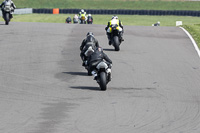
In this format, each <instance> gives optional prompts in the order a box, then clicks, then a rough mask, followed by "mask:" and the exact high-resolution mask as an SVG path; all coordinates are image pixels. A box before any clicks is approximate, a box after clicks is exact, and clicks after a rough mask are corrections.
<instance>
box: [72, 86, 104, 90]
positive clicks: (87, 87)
mask: <svg viewBox="0 0 200 133" xmlns="http://www.w3.org/2000/svg"><path fill="white" fill-rule="evenodd" d="M70 88H72V89H81V90H93V91H101V90H100V88H99V87H91V86H71V87H70Z"/></svg>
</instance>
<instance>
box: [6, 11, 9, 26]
mask: <svg viewBox="0 0 200 133" xmlns="http://www.w3.org/2000/svg"><path fill="white" fill-rule="evenodd" d="M9 21H10V14H9V13H6V14H5V24H6V25H8V24H9Z"/></svg>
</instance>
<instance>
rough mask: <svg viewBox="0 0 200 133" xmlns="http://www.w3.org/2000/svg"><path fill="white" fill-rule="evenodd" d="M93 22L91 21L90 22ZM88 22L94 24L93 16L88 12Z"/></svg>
mask: <svg viewBox="0 0 200 133" xmlns="http://www.w3.org/2000/svg"><path fill="white" fill-rule="evenodd" d="M90 22H91V23H90ZM87 23H88V24H89V23H90V24H92V23H93V17H92V15H91V14H88V17H87Z"/></svg>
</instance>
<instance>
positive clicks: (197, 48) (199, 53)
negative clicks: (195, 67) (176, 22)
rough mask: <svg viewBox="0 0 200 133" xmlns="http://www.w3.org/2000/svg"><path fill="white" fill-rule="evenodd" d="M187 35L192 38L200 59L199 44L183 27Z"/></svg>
mask: <svg viewBox="0 0 200 133" xmlns="http://www.w3.org/2000/svg"><path fill="white" fill-rule="evenodd" d="M180 28H181V29H182V30H183V31H184V32H185V33H186V34H187V35H188V37H189V38H190V40H191V41H192V43H193V45H194V48H195V50H196V51H197V54H198V55H199V57H200V50H199V47H198V46H197V44H196V42H195V40H194V39H193V37H192V36H191V35H190V33H189V32H188V31H187V30H185V29H184V28H183V27H180Z"/></svg>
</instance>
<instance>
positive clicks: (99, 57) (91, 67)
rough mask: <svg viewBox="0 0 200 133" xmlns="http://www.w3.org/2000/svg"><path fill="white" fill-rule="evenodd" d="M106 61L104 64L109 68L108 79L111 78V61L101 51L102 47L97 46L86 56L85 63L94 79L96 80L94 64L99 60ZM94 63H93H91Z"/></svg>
mask: <svg viewBox="0 0 200 133" xmlns="http://www.w3.org/2000/svg"><path fill="white" fill-rule="evenodd" d="M101 61H106V64H107V65H108V68H109V75H110V76H109V81H110V80H111V67H112V61H111V59H110V58H108V56H107V55H106V54H105V53H104V52H103V49H102V48H101V47H98V48H97V49H96V50H95V51H94V52H93V53H92V54H91V55H90V56H89V58H88V60H87V64H88V66H89V70H90V71H91V73H92V74H93V76H94V80H96V77H97V73H96V66H97V65H98V64H99V63H100V62H101ZM93 64H95V65H93Z"/></svg>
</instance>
